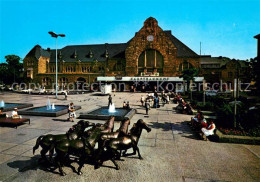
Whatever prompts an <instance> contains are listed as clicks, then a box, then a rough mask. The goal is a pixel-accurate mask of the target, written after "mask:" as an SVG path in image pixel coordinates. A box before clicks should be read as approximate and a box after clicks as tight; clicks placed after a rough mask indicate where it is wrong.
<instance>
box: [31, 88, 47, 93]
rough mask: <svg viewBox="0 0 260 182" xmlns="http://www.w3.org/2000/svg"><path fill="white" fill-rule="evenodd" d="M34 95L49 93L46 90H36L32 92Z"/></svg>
mask: <svg viewBox="0 0 260 182" xmlns="http://www.w3.org/2000/svg"><path fill="white" fill-rule="evenodd" d="M31 93H32V94H46V93H47V91H46V90H45V89H34V90H32V91H31Z"/></svg>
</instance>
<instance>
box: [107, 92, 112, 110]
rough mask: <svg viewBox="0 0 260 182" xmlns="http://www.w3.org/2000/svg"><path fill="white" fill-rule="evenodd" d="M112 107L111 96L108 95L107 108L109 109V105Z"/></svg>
mask: <svg viewBox="0 0 260 182" xmlns="http://www.w3.org/2000/svg"><path fill="white" fill-rule="evenodd" d="M110 104H111V105H112V96H111V94H109V97H108V107H109V105H110Z"/></svg>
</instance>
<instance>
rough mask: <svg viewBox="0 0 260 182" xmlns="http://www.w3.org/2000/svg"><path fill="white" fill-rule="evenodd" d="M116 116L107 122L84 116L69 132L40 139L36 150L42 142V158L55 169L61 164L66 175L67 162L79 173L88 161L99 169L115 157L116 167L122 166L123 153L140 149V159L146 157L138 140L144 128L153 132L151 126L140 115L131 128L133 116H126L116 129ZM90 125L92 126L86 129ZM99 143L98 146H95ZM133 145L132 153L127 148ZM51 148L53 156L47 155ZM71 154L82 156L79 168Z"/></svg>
mask: <svg viewBox="0 0 260 182" xmlns="http://www.w3.org/2000/svg"><path fill="white" fill-rule="evenodd" d="M114 119H115V117H114V116H111V117H110V118H109V119H108V120H107V121H106V122H105V124H94V123H90V122H89V121H84V120H80V121H79V122H78V123H77V124H75V125H73V126H72V127H71V128H70V129H69V131H68V132H67V133H66V134H61V135H42V136H40V137H39V138H38V139H37V141H36V145H35V146H34V147H33V153H34V152H35V150H37V149H38V148H39V146H41V147H42V150H41V159H40V161H42V160H43V161H50V162H51V163H52V164H54V168H53V169H52V170H55V169H56V168H59V172H60V175H66V174H65V172H64V171H63V169H62V166H63V165H65V162H66V164H69V166H70V167H71V168H72V169H73V171H74V172H77V173H78V174H79V175H80V174H82V172H81V169H82V167H83V166H84V164H85V163H86V162H87V161H88V162H91V163H93V164H94V165H95V169H97V168H99V167H100V166H102V164H103V162H104V161H106V160H111V161H112V162H113V163H114V165H115V168H116V169H117V170H119V166H118V164H117V163H116V160H117V159H120V157H121V156H129V155H135V154H136V152H137V153H138V157H139V159H142V156H141V154H140V151H139V148H138V146H137V144H138V141H139V138H140V136H141V133H142V130H143V129H145V130H146V131H147V132H150V131H151V128H149V126H148V125H147V124H146V123H145V122H144V121H143V120H142V119H139V120H138V121H137V122H136V123H135V124H134V125H133V127H132V128H131V130H130V131H129V132H128V126H129V124H130V120H129V119H128V118H126V119H124V120H123V121H121V125H120V128H119V129H118V130H116V131H115V132H113V129H114ZM88 127H91V128H90V129H88V130H87V131H85V129H87V128H88ZM96 144H98V148H95V146H96ZM130 148H133V153H129V154H128V153H127V150H128V149H130ZM54 151H56V157H55V159H54V161H53V160H52V157H53V154H54ZM122 151H123V152H122ZM47 152H49V159H48V158H47V156H46V153H47ZM71 156H75V157H77V158H78V160H77V162H78V165H79V167H78V169H77V170H76V169H75V168H74V167H73V166H72V165H71V158H70V157H71Z"/></svg>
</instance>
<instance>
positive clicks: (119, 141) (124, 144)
mask: <svg viewBox="0 0 260 182" xmlns="http://www.w3.org/2000/svg"><path fill="white" fill-rule="evenodd" d="M143 129H145V130H146V131H147V132H150V131H151V128H149V127H148V125H147V124H146V123H145V122H144V121H143V120H142V119H139V120H138V121H137V122H136V123H135V124H134V125H133V127H132V128H131V130H130V133H129V134H128V135H125V136H122V137H118V138H114V139H111V140H109V141H108V142H106V143H105V148H106V149H107V151H106V152H105V155H104V153H103V154H102V153H101V154H99V156H98V158H99V161H98V162H97V163H96V165H95V168H99V166H100V165H102V164H103V161H105V160H106V159H107V158H109V159H110V160H112V161H113V160H115V159H116V158H119V159H120V153H119V152H118V150H125V151H124V153H123V156H129V155H135V154H136V151H137V152H138V156H139V159H143V158H142V156H141V154H140V151H139V148H138V146H137V144H138V141H139V138H140V136H141V134H142V130H143ZM130 148H133V153H131V154H126V151H127V150H128V149H130ZM104 157H105V159H104ZM114 164H115V166H116V169H119V167H118V165H117V163H114Z"/></svg>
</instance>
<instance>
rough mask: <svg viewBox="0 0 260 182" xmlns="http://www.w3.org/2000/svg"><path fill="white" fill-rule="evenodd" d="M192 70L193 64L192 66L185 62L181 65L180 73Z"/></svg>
mask: <svg viewBox="0 0 260 182" xmlns="http://www.w3.org/2000/svg"><path fill="white" fill-rule="evenodd" d="M190 68H193V66H192V64H190V63H189V62H187V61H184V62H183V63H181V64H180V65H179V71H183V70H186V69H190Z"/></svg>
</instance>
